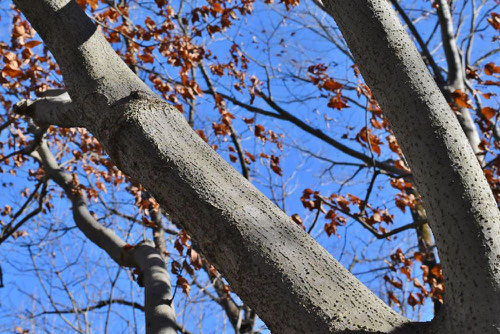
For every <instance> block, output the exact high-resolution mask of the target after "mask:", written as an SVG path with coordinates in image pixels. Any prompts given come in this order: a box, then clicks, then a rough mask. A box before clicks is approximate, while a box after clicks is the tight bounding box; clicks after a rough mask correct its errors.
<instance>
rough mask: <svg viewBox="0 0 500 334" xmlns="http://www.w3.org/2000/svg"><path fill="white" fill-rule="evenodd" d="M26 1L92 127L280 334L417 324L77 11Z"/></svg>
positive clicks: (48, 1) (72, 6)
mask: <svg viewBox="0 0 500 334" xmlns="http://www.w3.org/2000/svg"><path fill="white" fill-rule="evenodd" d="M15 3H16V4H17V6H18V8H20V9H21V10H22V11H23V13H24V14H25V15H26V17H27V18H28V19H29V20H30V22H31V23H32V25H33V26H34V28H35V29H36V30H37V31H38V33H39V34H40V36H41V37H42V38H43V40H44V41H45V42H46V43H47V45H48V46H49V48H50V49H51V51H52V53H53V54H54V57H55V58H56V60H57V62H58V64H59V65H60V66H61V69H62V73H63V76H64V80H65V83H66V86H67V89H68V93H69V95H70V96H71V98H72V100H73V101H74V102H75V103H76V105H77V106H78V107H79V110H81V111H82V113H81V115H80V116H81V119H83V125H84V126H85V127H87V128H88V129H89V130H90V131H91V132H92V133H93V134H94V135H95V136H96V137H97V138H98V139H99V140H100V142H101V144H102V145H103V146H104V147H105V149H106V151H107V152H108V153H109V155H110V156H111V158H112V159H113V161H114V162H115V163H116V164H117V166H118V167H119V168H120V169H122V171H124V172H125V173H127V174H128V175H130V176H131V177H133V178H134V179H135V180H136V181H138V182H140V183H141V184H143V185H144V186H145V187H146V188H147V189H148V191H149V192H151V193H152V195H153V196H154V197H155V198H156V199H157V201H158V202H159V203H160V204H161V205H162V207H163V208H164V209H165V210H166V211H167V212H169V213H170V215H171V216H172V217H173V218H174V219H175V220H176V221H179V222H180V223H181V224H182V225H183V226H184V227H185V228H186V230H187V231H188V232H189V233H190V235H191V236H192V237H193V239H194V240H196V242H197V244H198V245H199V247H200V249H201V250H202V252H203V254H204V255H205V256H206V257H207V258H208V260H209V261H210V262H211V263H214V264H215V265H216V267H217V268H218V269H219V270H220V271H221V272H222V273H223V274H224V276H225V277H226V278H227V279H228V281H229V282H230V284H231V286H232V288H233V289H234V290H235V291H237V293H238V294H239V295H240V296H241V297H242V298H243V299H244V300H245V301H246V302H247V303H248V304H249V305H250V306H251V307H252V308H253V309H255V310H256V312H257V313H258V314H259V315H260V316H261V318H262V319H263V320H264V321H265V322H266V323H267V324H268V325H269V327H270V328H271V329H272V330H273V331H275V332H281V333H304V332H314V333H329V332H331V331H343V330H362V329H366V330H370V331H384V332H389V331H392V330H393V329H394V328H395V327H398V326H401V325H403V324H404V323H406V322H407V320H406V319H404V318H402V317H401V316H399V315H398V314H396V313H395V312H394V311H392V310H391V309H390V308H389V307H388V306H387V305H386V304H385V303H383V302H382V301H381V300H380V299H378V298H377V297H376V296H375V295H374V294H373V293H372V292H370V291H369V290H368V289H367V288H366V287H364V286H363V285H362V284H361V283H360V282H359V281H358V280H357V279H356V278H355V277H353V276H352V275H351V274H350V273H349V272H348V271H347V270H346V269H345V268H344V267H343V266H342V265H340V264H339V263H338V262H337V261H335V260H334V259H333V258H332V256H331V255H330V254H329V253H328V252H327V251H326V250H325V249H324V248H322V247H321V246H320V245H318V244H317V243H316V242H315V241H314V240H313V239H312V238H311V237H310V236H309V235H307V234H306V233H304V232H303V231H302V230H301V229H300V228H299V227H297V226H296V224H295V223H293V222H292V221H291V220H290V218H289V217H287V216H286V215H285V214H284V213H283V212H282V211H281V210H280V209H279V208H277V207H276V206H275V205H274V204H272V202H271V201H270V200H269V199H267V198H266V197H265V196H263V195H262V194H261V193H260V192H259V191H258V190H257V189H255V188H254V187H253V186H252V185H251V184H250V183H249V182H248V181H246V180H245V179H244V178H243V177H242V176H240V175H239V174H238V173H237V172H236V171H235V170H234V169H233V168H232V167H230V166H229V165H228V164H227V163H226V162H225V161H224V160H223V159H222V158H220V157H219V156H218V155H217V154H216V153H215V152H214V151H213V150H212V149H211V148H210V147H209V146H208V145H207V144H205V142H203V140H201V139H200V138H199V136H198V135H196V134H195V133H194V132H193V131H192V130H191V129H190V127H189V125H188V124H187V122H186V121H185V119H184V118H183V117H182V115H181V114H180V113H179V112H178V111H176V110H175V109H174V108H172V107H170V106H169V105H168V104H167V103H165V102H164V101H161V100H159V99H158V98H156V97H155V96H153V95H152V93H151V92H150V91H149V89H148V88H147V87H146V85H145V84H144V83H142V82H141V81H140V80H139V79H138V78H137V77H136V76H135V74H133V73H132V72H131V70H130V69H129V68H128V67H127V66H126V65H125V64H124V63H123V62H122V61H121V60H120V59H119V57H118V56H117V55H116V54H115V52H114V51H113V50H112V48H111V47H110V46H109V44H108V43H107V42H106V41H105V39H104V37H103V36H102V34H101V33H100V31H99V30H97V29H96V28H95V26H94V25H93V24H92V23H91V22H90V20H89V19H88V17H86V15H85V14H84V13H83V11H82V10H81V9H80V8H79V7H78V6H77V5H76V3H74V2H73V1H68V0H44V1H27V0H19V1H15ZM173 194H175V195H173ZM353 306H355V307H353Z"/></svg>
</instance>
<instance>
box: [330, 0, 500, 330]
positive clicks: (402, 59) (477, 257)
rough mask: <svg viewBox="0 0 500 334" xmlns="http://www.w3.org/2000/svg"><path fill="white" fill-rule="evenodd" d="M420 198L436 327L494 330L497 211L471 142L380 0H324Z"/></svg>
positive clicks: (499, 296) (498, 274)
mask: <svg viewBox="0 0 500 334" xmlns="http://www.w3.org/2000/svg"><path fill="white" fill-rule="evenodd" d="M325 6H326V8H327V10H328V11H329V12H330V14H331V15H332V16H333V17H334V18H335V21H336V22H337V24H338V26H339V28H340V30H341V31H342V34H343V35H344V38H345V39H346V41H347V44H348V46H349V48H350V50H351V52H352V53H353V55H354V57H355V59H356V62H357V64H358V66H359V68H360V71H361V73H362V75H363V77H364V79H365V80H366V82H367V83H368V85H369V86H370V88H371V89H372V90H373V92H374V95H375V97H376V98H377V100H378V101H379V103H380V104H381V107H382V109H383V110H384V114H385V115H386V117H387V118H388V120H389V122H390V124H391V127H392V129H393V131H394V133H395V135H396V137H397V139H398V142H399V143H400V144H401V146H402V150H403V152H404V154H405V157H406V158H407V159H408V162H409V164H410V167H411V170H412V172H413V174H414V177H415V180H416V183H417V188H418V189H419V191H420V193H421V194H422V196H423V199H424V204H425V207H426V211H427V214H428V216H429V220H430V223H431V226H432V229H433V231H434V233H435V236H436V239H437V245H438V247H437V248H438V251H439V256H440V259H441V263H442V265H443V270H444V276H445V282H446V294H445V301H444V306H443V309H442V310H441V311H440V312H439V315H438V319H436V320H435V325H436V326H437V328H440V329H441V330H442V331H443V332H444V333H471V331H474V332H476V331H477V332H478V333H479V332H481V333H492V332H497V331H498V330H500V316H497V315H499V314H500V261H499V259H500V224H499V222H500V212H499V210H498V208H497V204H496V202H495V200H494V198H493V195H492V193H491V190H490V188H489V186H488V184H487V182H486V179H485V177H484V175H483V173H482V170H481V167H480V165H479V163H478V161H477V159H476V157H475V155H474V152H473V151H472V148H471V146H470V144H469V142H468V140H467V138H466V136H465V135H464V132H463V131H462V129H461V127H460V124H459V122H458V121H457V119H456V117H455V115H453V113H452V112H451V110H450V108H449V106H448V104H447V103H446V100H445V99H444V97H443V95H442V94H441V93H440V91H439V89H438V87H437V85H436V83H435V81H434V79H433V78H432V76H431V75H430V73H429V71H428V70H427V68H426V66H425V64H424V62H423V60H422V58H421V57H420V55H419V53H418V51H417V49H416V47H415V46H414V45H413V43H412V41H411V40H410V38H409V36H408V35H407V33H406V32H405V30H404V28H403V27H402V25H401V24H400V22H399V21H398V19H397V17H396V15H395V13H394V12H393V10H392V8H391V6H390V4H389V2H388V1H387V0H350V1H341V0H328V1H326V2H325Z"/></svg>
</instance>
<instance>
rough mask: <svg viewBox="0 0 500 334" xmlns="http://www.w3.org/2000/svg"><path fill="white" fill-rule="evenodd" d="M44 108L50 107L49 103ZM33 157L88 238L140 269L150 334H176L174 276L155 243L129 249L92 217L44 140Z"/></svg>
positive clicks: (119, 260)
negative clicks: (68, 202)
mask: <svg viewBox="0 0 500 334" xmlns="http://www.w3.org/2000/svg"><path fill="white" fill-rule="evenodd" d="M52 102H53V104H55V106H56V107H57V105H60V104H61V103H63V104H64V105H66V104H67V103H68V101H64V100H63V99H56V100H52ZM69 103H71V101H69ZM41 105H42V106H43V107H46V106H47V104H45V103H44V104H41ZM55 109H57V108H55ZM33 156H34V157H35V159H37V160H38V161H39V162H40V164H41V165H42V167H43V168H44V170H45V172H46V173H47V177H48V178H50V179H52V180H54V182H55V183H57V184H58V185H59V186H60V187H61V188H63V190H64V192H65V193H66V196H68V198H69V199H70V200H71V203H72V205H73V219H74V220H75V223H76V225H77V227H78V228H79V229H80V230H81V231H82V232H83V233H84V234H85V236H86V237H87V238H89V239H90V240H91V241H92V242H93V243H94V244H96V245H97V246H98V247H100V248H102V249H103V250H104V251H106V253H108V255H109V256H110V257H111V258H112V259H113V260H114V261H115V262H116V263H117V264H119V265H121V266H125V267H133V268H137V269H139V270H140V272H141V275H142V279H143V283H144V288H145V293H144V297H145V298H144V300H145V302H144V314H145V316H146V333H159V334H176V333H177V330H178V328H179V326H178V324H177V322H176V321H175V309H174V306H173V302H172V299H173V296H172V286H171V284H170V275H169V273H168V269H167V265H166V263H165V261H164V259H163V257H162V255H161V253H160V252H159V251H158V250H157V249H156V248H155V245H154V243H153V242H152V241H144V242H142V243H140V244H138V245H136V246H134V247H133V248H130V249H128V248H127V247H126V243H125V242H124V241H123V240H122V239H121V238H120V237H119V236H118V235H116V234H115V233H114V232H113V231H112V230H111V229H109V228H106V227H105V226H103V225H102V224H100V223H99V222H98V221H96V220H95V219H94V218H93V217H92V215H91V213H90V211H89V209H88V206H87V201H86V195H85V194H82V193H81V192H80V191H79V190H78V189H76V187H75V186H74V185H73V182H72V177H71V175H69V174H68V173H65V172H64V171H63V170H62V169H61V168H60V166H59V165H58V164H57V162H56V160H55V158H54V156H53V155H52V153H51V151H50V149H49V147H48V146H47V144H46V143H45V141H42V143H41V145H40V146H39V147H38V149H37V150H36V151H35V152H34V153H33Z"/></svg>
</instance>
